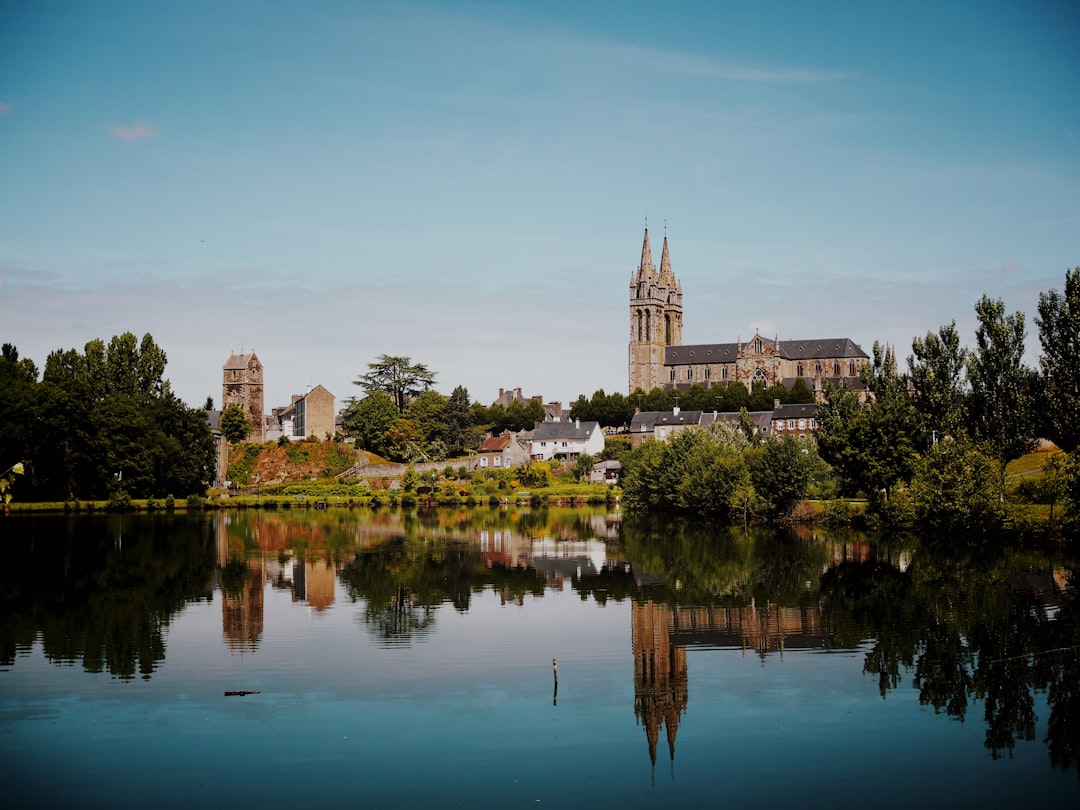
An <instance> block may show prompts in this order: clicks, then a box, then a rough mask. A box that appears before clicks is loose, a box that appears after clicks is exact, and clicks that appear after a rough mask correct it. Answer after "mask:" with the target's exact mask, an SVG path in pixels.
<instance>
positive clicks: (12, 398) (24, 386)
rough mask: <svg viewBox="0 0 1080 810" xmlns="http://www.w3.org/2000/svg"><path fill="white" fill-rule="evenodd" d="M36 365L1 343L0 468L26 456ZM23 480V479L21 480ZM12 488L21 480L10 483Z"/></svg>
mask: <svg viewBox="0 0 1080 810" xmlns="http://www.w3.org/2000/svg"><path fill="white" fill-rule="evenodd" d="M37 375H38V372H37V366H35V365H34V363H33V361H32V360H30V359H29V358H22V359H20V358H19V350H18V349H17V348H15V346H13V345H12V344H10V343H5V344H4V346H3V349H2V351H0V470H4V469H6V468H8V467H11V466H13V465H15V464H18V463H20V462H23V461H28V460H29V459H30V451H31V446H32V437H33V431H34V416H35V414H34V410H35V409H34V397H35V387H36V385H37ZM22 480H23V481H24V482H25V479H22ZM11 485H12V488H13V489H14V488H15V487H16V486H19V487H22V486H24V483H19V484H16V483H15V481H14V480H13V481H12V482H11Z"/></svg>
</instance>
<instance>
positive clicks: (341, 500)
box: [10, 441, 1069, 542]
mask: <svg viewBox="0 0 1080 810" xmlns="http://www.w3.org/2000/svg"><path fill="white" fill-rule="evenodd" d="M287 450H288V452H286V451H285V450H282V449H281V448H280V447H279V446H278V445H275V444H273V443H265V444H261V445H259V444H251V443H239V444H237V445H234V446H233V448H232V452H231V453H230V456H231V459H232V460H233V462H234V463H233V464H232V465H230V478H232V479H235V482H236V484H237V486H234V487H233V488H230V489H212V490H210V491H209V492H208V494H207V495H206V496H205V497H203V496H198V495H192V496H189V497H186V498H177V497H173V496H171V495H170V496H166V497H163V498H130V497H127V496H126V493H123V492H119V493H117V494H114V496H113V497H111V498H108V499H71V500H68V501H42V502H28V501H22V502H19V501H16V502H13V503H11V504H10V512H11V513H13V514H33V513H40V514H44V513H68V514H105V513H110V514H115V513H131V512H140V513H165V514H171V513H191V512H204V511H219V510H237V509H238V510H245V509H265V510H286V509H331V508H332V509H413V508H420V509H433V508H460V507H490V508H511V507H512V508H520V507H539V508H543V507H547V506H562V507H586V506H599V505H607V506H609V507H617V508H619V509H622V510H625V511H634V510H633V505H632V504H628V503H627V501H626V499H625V498H624V491H623V489H622V488H621V487H620V486H619V485H617V484H614V483H588V482H584V481H581V480H580V479H579V476H580V475H581V473H582V471H581V470H575V469H573V468H571V467H569V466H566V465H564V466H561V467H560V466H558V465H555V466H552V465H549V464H537V463H535V462H534V463H531V464H528V465H525V466H524V467H515V468H505V469H498V470H495V469H489V470H472V471H469V470H468V469H467V466H468V462H469V459H467V458H461V459H452V460H448V461H447V462H445V465H440V469H439V470H438V472H437V473H436V477H435V479H434V480H431V479H430V478H429V477H428V475H429V474H430V473H428V472H422V473H418V472H416V471H415V470H413V468H412V467H411V465H410V466H409V467H407V468H406V471H405V473H404V474H403V475H401V476H397V477H383V478H369V479H364V478H361V479H354V480H341V479H339V478H337V475H339V474H340V470H339V469H337V468H338V467H341V468H347V466H348V464H349V463H350V461H351V459H349V458H348V457H347V456H346V454H344V453H342V452H341V446H340V444H337V443H333V442H312V441H308V442H303V443H300V444H299V445H298V446H296V447H291V448H287ZM1050 455H1051V453H1050V452H1048V451H1037V452H1034V453H1030V454H1028V455H1027V456H1024V457H1022V458H1020V459H1016V460H1015V461H1013V462H1011V463H1010V464H1009V465H1008V466H1007V467H1006V470H1005V476H1006V481H1007V482H1008V485H1007V494H1008V496H1007V498H1006V499H1005V502H1004V503H1003V504H1002V506H1003V513H1002V515H1001V525H1000V526H999V527H998V530H999V532H1000V533H1003V534H1006V535H1009V536H1011V537H1013V538H1014V539H1022V540H1030V539H1036V538H1038V539H1040V540H1046V539H1050V540H1052V541H1055V542H1058V541H1061V540H1063V539H1065V538H1066V537H1068V536H1069V533H1068V532H1067V531H1066V527H1063V525H1062V510H1061V509H1060V508H1059V509H1058V510H1056V513H1055V510H1054V509H1053V508H1052V505H1051V504H1047V503H1040V502H1039V500H1041V499H1040V498H1039V497H1038V492H1039V489H1040V487H1039V482H1040V480H1041V478H1042V477H1043V476H1044V466H1045V465H1046V462H1047V459H1048V458H1050ZM331 459H333V461H331ZM352 460H354V459H352ZM380 460H381V459H378V457H374V456H370V455H369V461H370V462H372V463H376V464H377V463H378V461H380ZM324 465H325V466H324ZM315 467H318V468H320V470H319V471H320V472H322V473H323V474H322V475H321V476H316V475H313V474H312V473H313V471H314V469H313V468H315ZM268 479H270V480H273V479H276V481H275V483H269V481H268ZM260 481H267V483H265V484H260ZM830 494H832V493H830ZM903 498H904V493H902V492H901V493H896V495H895V496H894V502H902V501H903ZM649 511H652V510H649ZM684 511H685V510H684ZM902 512H903V510H895V509H893V510H885V511H884V512H883V511H882V510H881V508H880V505H879V504H875V503H874V502H873V500H872V499H866V498H861V497H838V496H835V495H834V496H833V497H828V496H825V495H824V494H821V495H819V494H818V493H810V494H809V496H808V497H804V498H801V499H799V500H798V501H797V502H795V503H794V504H793V505H792V506H791V508H790V509H788V510H786V511H785V512H784V514H782V515H772V516H769V515H764V514H750V515H748V516H747V518H746V522H753V523H760V522H763V521H764V522H772V523H781V524H782V523H788V524H801V525H808V526H821V527H825V528H839V527H851V528H854V529H866V530H875V529H876V530H882V529H883V530H889V531H904V530H908V529H912V528H914V527H913V526H912V525H911V522H910V521H909V520H907V519H906V518H905V515H904V514H903V513H902ZM702 517H703V518H708V517H709V516H708V515H705V514H703V515H702ZM712 518H715V519H717V520H720V521H722V522H727V523H741V522H743V521H742V520H739V519H738V518H736V517H735V516H729V517H728V519H726V520H725V519H724V518H722V517H720V516H718V515H713V516H712Z"/></svg>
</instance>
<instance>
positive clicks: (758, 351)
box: [754, 338, 761, 354]
mask: <svg viewBox="0 0 1080 810" xmlns="http://www.w3.org/2000/svg"><path fill="white" fill-rule="evenodd" d="M754 354H761V338H755V339H754Z"/></svg>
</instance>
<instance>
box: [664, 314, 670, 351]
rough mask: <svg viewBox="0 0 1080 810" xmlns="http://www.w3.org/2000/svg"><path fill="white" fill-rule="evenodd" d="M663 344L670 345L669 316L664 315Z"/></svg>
mask: <svg viewBox="0 0 1080 810" xmlns="http://www.w3.org/2000/svg"><path fill="white" fill-rule="evenodd" d="M664 345H665V346H670V345H671V316H670V315H665V316H664Z"/></svg>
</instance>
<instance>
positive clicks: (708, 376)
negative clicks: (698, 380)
mask: <svg viewBox="0 0 1080 810" xmlns="http://www.w3.org/2000/svg"><path fill="white" fill-rule="evenodd" d="M710 372H712V369H711V368H709V367H708V366H705V379H706V380H707V379H709V378H710V377H711V376H712V374H711V373H710Z"/></svg>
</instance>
